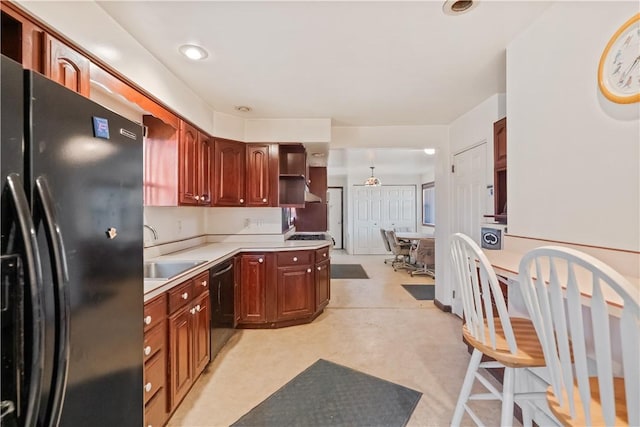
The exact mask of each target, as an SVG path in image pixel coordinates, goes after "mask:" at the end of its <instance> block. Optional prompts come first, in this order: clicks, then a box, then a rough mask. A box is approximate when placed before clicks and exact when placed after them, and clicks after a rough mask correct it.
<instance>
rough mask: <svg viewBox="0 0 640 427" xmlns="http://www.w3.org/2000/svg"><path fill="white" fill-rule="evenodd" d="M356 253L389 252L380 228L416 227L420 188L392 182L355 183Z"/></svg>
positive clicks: (354, 244)
mask: <svg viewBox="0 0 640 427" xmlns="http://www.w3.org/2000/svg"><path fill="white" fill-rule="evenodd" d="M352 194H353V253H354V254H362V255H365V254H386V253H387V250H386V248H385V246H384V243H383V242H382V236H381V235H380V229H381V228H385V229H392V228H397V227H408V228H409V229H410V230H415V224H416V208H415V206H416V187H415V186H414V185H391V186H381V187H364V186H361V185H356V186H353V192H352Z"/></svg>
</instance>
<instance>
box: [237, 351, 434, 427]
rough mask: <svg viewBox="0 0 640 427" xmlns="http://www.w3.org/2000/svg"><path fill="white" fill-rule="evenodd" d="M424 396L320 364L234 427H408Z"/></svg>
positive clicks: (356, 372)
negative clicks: (419, 401) (421, 397)
mask: <svg viewBox="0 0 640 427" xmlns="http://www.w3.org/2000/svg"><path fill="white" fill-rule="evenodd" d="M420 396H422V393H420V392H418V391H415V390H412V389H410V388H407V387H404V386H401V385H398V384H394V383H392V382H389V381H385V380H382V379H380V378H376V377H373V376H371V375H367V374H364V373H362V372H359V371H356V370H353V369H351V368H347V367H345V366H342V365H337V364H335V363H332V362H329V361H327V360H323V359H319V360H318V361H317V362H315V363H314V364H313V365H311V366H309V367H308V368H307V369H305V370H304V371H303V372H301V373H300V374H299V375H298V376H296V377H295V378H293V379H292V380H291V381H289V382H288V383H287V384H285V385H284V386H282V387H281V388H280V389H279V390H277V391H276V392H275V393H273V394H272V395H271V396H269V397H268V398H267V399H266V400H264V401H263V402H262V403H260V404H259V405H258V406H256V407H255V408H253V409H252V410H251V411H249V412H248V413H246V414H245V415H243V416H242V418H240V419H239V420H238V421H236V422H235V423H233V424H232V426H238V427H239V426H252V427H253V426H272V427H285V426H286V427H289V426H300V427H306V426H308V427H318V426H327V427H329V426H362V427H374V426H384V427H392V426H399V427H402V426H405V425H406V424H407V422H408V421H409V418H410V417H411V414H412V413H413V410H414V409H415V407H416V405H417V404H418V400H420Z"/></svg>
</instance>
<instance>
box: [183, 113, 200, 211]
mask: <svg viewBox="0 0 640 427" xmlns="http://www.w3.org/2000/svg"><path fill="white" fill-rule="evenodd" d="M198 134H199V132H198V130H197V129H196V128H195V127H193V126H191V125H190V124H189V123H187V122H185V121H180V142H179V153H178V202H179V204H180V205H198V204H199V199H200V195H199V184H200V182H199V177H198V173H199V167H200V165H199V164H198V157H199V156H198V154H199V152H200V145H199V142H198ZM196 197H197V199H196Z"/></svg>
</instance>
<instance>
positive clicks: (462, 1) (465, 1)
mask: <svg viewBox="0 0 640 427" xmlns="http://www.w3.org/2000/svg"><path fill="white" fill-rule="evenodd" d="M477 5H478V1H477V0H475V1H474V0H447V1H445V2H444V4H443V5H442V10H443V11H444V13H445V14H447V15H461V14H463V13H467V12H468V11H470V10H471V9H473V8H474V7H476V6H477Z"/></svg>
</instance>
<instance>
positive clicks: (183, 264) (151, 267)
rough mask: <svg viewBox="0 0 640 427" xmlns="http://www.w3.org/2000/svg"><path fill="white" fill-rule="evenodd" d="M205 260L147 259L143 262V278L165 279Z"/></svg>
mask: <svg viewBox="0 0 640 427" xmlns="http://www.w3.org/2000/svg"><path fill="white" fill-rule="evenodd" d="M205 262H206V261H149V262H145V263H144V278H145V279H158V280H166V279H171V278H172V277H174V276H177V275H178V274H180V273H183V272H185V271H187V270H190V269H192V268H193V267H196V266H198V265H200V264H203V263H205Z"/></svg>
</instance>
